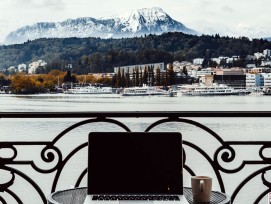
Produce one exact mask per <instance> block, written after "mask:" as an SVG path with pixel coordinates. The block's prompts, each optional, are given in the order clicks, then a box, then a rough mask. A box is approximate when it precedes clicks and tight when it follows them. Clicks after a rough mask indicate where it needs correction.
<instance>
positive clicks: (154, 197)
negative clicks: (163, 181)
mask: <svg viewBox="0 0 271 204" xmlns="http://www.w3.org/2000/svg"><path fill="white" fill-rule="evenodd" d="M92 200H180V199H179V197H178V196H172V195H167V196H165V195H151V196H150V195H95V196H93V197H92Z"/></svg>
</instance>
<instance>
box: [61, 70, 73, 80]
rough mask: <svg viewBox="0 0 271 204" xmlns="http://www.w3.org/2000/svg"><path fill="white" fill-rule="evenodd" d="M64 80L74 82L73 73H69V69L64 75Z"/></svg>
mask: <svg viewBox="0 0 271 204" xmlns="http://www.w3.org/2000/svg"><path fill="white" fill-rule="evenodd" d="M63 81H64V82H68V83H76V78H75V76H74V75H72V74H71V71H70V70H68V71H67V74H66V75H65V76H64V80H63Z"/></svg>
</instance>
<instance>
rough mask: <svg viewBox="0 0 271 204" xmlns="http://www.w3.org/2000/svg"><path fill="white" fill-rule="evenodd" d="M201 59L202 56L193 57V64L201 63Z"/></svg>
mask: <svg viewBox="0 0 271 204" xmlns="http://www.w3.org/2000/svg"><path fill="white" fill-rule="evenodd" d="M203 61H204V59H203V58H196V59H193V64H195V65H202V63H203Z"/></svg>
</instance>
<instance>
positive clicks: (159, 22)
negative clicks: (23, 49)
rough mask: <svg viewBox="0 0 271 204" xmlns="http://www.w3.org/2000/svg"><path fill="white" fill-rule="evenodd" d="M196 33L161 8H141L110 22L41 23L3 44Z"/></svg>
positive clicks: (70, 21) (10, 37) (86, 19)
mask: <svg viewBox="0 0 271 204" xmlns="http://www.w3.org/2000/svg"><path fill="white" fill-rule="evenodd" d="M174 31H179V32H184V33H188V34H197V33H196V32H195V31H194V30H192V29H189V28H187V27H185V26H184V25H183V24H182V23H180V22H178V21H176V20H174V19H172V18H171V17H170V16H169V15H168V14H167V13H165V12H164V11H163V10H162V9H161V8H158V7H153V8H150V9H149V8H144V9H138V10H133V11H132V12H131V13H127V14H124V15H121V16H119V17H117V18H111V19H103V18H101V19H95V18H91V17H85V18H77V19H68V20H65V21H62V22H50V23H49V22H40V23H36V24H34V25H31V26H25V27H22V28H19V29H18V30H16V31H14V32H11V33H10V34H9V35H8V36H7V37H6V39H5V42H4V44H17V43H23V42H26V41H27V40H34V39H38V38H68V37H79V38H84V37H101V38H110V37H113V38H119V37H134V36H141V35H144V34H150V33H155V34H161V33H164V32H174Z"/></svg>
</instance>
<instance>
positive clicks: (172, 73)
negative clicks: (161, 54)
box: [168, 64, 174, 85]
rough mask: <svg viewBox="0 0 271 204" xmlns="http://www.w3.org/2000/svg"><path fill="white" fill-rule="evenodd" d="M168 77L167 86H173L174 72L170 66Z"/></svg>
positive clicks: (170, 65)
mask: <svg viewBox="0 0 271 204" xmlns="http://www.w3.org/2000/svg"><path fill="white" fill-rule="evenodd" d="M168 76H169V85H173V84H174V70H173V65H172V64H169V68H168Z"/></svg>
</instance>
